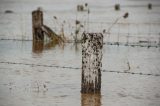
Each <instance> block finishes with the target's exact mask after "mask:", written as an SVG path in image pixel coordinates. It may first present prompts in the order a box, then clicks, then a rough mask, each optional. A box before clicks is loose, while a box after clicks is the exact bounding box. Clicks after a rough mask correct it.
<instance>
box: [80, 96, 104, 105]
mask: <svg viewBox="0 0 160 106" xmlns="http://www.w3.org/2000/svg"><path fill="white" fill-rule="evenodd" d="M81 106H101V94H100V93H97V94H81Z"/></svg>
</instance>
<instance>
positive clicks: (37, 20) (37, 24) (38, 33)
mask: <svg viewBox="0 0 160 106" xmlns="http://www.w3.org/2000/svg"><path fill="white" fill-rule="evenodd" d="M42 26H43V12H42V11H41V10H40V9H37V10H35V11H33V12H32V33H33V41H35V40H42V41H43V40H44V34H43V31H42V28H41V27H42Z"/></svg>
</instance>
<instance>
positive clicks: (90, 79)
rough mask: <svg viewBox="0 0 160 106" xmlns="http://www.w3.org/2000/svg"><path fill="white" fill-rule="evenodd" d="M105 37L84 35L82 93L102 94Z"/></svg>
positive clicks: (99, 34)
mask: <svg viewBox="0 0 160 106" xmlns="http://www.w3.org/2000/svg"><path fill="white" fill-rule="evenodd" d="M102 47H103V35H102V34H101V33H83V34H82V80H81V93H100V92H101V70H102V62H101V60H102Z"/></svg>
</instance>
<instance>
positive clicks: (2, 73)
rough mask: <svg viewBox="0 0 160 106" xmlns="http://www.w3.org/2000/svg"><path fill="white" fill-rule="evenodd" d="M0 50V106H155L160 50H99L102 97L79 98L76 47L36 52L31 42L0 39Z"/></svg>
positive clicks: (159, 96) (159, 97)
mask: <svg viewBox="0 0 160 106" xmlns="http://www.w3.org/2000/svg"><path fill="white" fill-rule="evenodd" d="M0 46H1V52H0V104H1V106H22V105H24V106H51V105H52V106H80V105H81V106H88V104H90V105H89V106H101V105H103V106H107V105H110V106H112V105H113V106H119V105H121V106H127V105H131V106H134V105H138V106H140V105H141V106H150V105H153V106H159V105H160V102H159V100H160V86H159V84H160V78H159V77H160V67H159V64H160V61H159V59H160V53H159V52H160V50H159V48H149V49H148V48H145V47H144V48H142V47H135V48H134V47H125V46H119V47H118V46H112V45H111V46H109V45H104V48H103V61H102V63H103V71H102V92H101V94H100V95H82V94H81V93H80V85H81V82H80V81H81V69H80V68H81V45H79V44H78V45H77V47H76V46H75V45H74V44H72V43H68V44H65V46H64V48H62V47H59V46H58V45H57V46H55V47H51V48H49V49H48V48H46V47H44V48H43V51H39V52H33V50H32V42H31V41H8V40H1V42H0ZM127 62H129V64H130V67H131V69H130V70H128V65H127Z"/></svg>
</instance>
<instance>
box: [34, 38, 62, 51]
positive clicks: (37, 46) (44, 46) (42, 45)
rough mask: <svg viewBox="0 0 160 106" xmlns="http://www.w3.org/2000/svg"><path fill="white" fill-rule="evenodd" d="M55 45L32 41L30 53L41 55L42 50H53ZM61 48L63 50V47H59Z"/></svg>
mask: <svg viewBox="0 0 160 106" xmlns="http://www.w3.org/2000/svg"><path fill="white" fill-rule="evenodd" d="M56 45H57V43H55V42H54V41H49V42H44V41H33V43H32V51H33V53H42V51H43V50H48V49H51V48H54V47H55V46H56ZM60 46H61V48H62V49H63V48H64V45H60Z"/></svg>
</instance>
